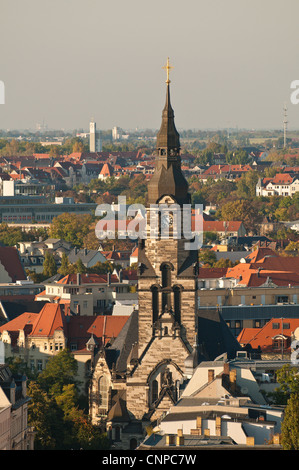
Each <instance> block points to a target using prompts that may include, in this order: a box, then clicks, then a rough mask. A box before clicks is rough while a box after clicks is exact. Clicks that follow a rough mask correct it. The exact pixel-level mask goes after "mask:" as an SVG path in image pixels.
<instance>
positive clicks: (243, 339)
mask: <svg viewBox="0 0 299 470" xmlns="http://www.w3.org/2000/svg"><path fill="white" fill-rule="evenodd" d="M282 322H283V325H284V327H283V329H282V324H281V323H282ZM274 323H275V324H276V326H277V328H273V324H274ZM298 327H299V318H283V319H282V320H281V318H272V319H271V320H270V321H269V322H268V323H266V325H264V326H263V327H262V328H244V329H243V330H242V331H241V332H240V334H239V336H238V338H237V341H238V342H239V343H240V344H243V345H245V344H250V345H251V346H252V348H253V349H257V348H258V347H259V346H260V348H261V350H262V351H263V352H266V351H271V352H273V340H274V338H275V337H277V336H280V335H281V333H283V336H284V337H285V338H287V339H288V344H287V346H286V347H285V348H284V351H285V352H290V344H291V339H292V333H294V331H295V330H296V328H298ZM277 352H279V351H277Z"/></svg>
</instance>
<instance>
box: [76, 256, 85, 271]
mask: <svg viewBox="0 0 299 470" xmlns="http://www.w3.org/2000/svg"><path fill="white" fill-rule="evenodd" d="M75 268H76V271H77V273H78V274H84V273H86V271H87V269H86V266H84V264H83V261H82V259H81V258H78V260H77V261H76V263H75Z"/></svg>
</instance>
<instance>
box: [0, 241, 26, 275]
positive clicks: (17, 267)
mask: <svg viewBox="0 0 299 470" xmlns="http://www.w3.org/2000/svg"><path fill="white" fill-rule="evenodd" d="M0 263H1V264H2V266H3V267H4V269H5V271H6V272H7V274H8V276H9V277H10V279H11V282H16V281H22V280H26V279H27V276H26V274H25V271H24V268H23V265H22V262H21V259H20V256H19V252H18V250H17V249H16V248H15V247H13V246H0ZM0 282H1V278H0ZM5 282H6V279H5Z"/></svg>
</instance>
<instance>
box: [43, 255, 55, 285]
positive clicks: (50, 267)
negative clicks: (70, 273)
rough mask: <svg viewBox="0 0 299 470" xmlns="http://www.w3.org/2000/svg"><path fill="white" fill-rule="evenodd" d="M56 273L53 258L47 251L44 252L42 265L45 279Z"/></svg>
mask: <svg viewBox="0 0 299 470" xmlns="http://www.w3.org/2000/svg"><path fill="white" fill-rule="evenodd" d="M56 273H57V266H56V262H55V259H54V256H53V254H52V253H50V252H49V251H46V253H45V259H44V264H43V275H44V276H45V278H49V277H52V276H55V274H56Z"/></svg>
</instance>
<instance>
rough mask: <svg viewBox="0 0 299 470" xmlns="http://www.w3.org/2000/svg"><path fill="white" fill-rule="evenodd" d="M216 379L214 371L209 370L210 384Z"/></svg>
mask: <svg viewBox="0 0 299 470" xmlns="http://www.w3.org/2000/svg"><path fill="white" fill-rule="evenodd" d="M214 377H215V371H214V369H209V370H208V383H211V382H212V381H213V380H214Z"/></svg>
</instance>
